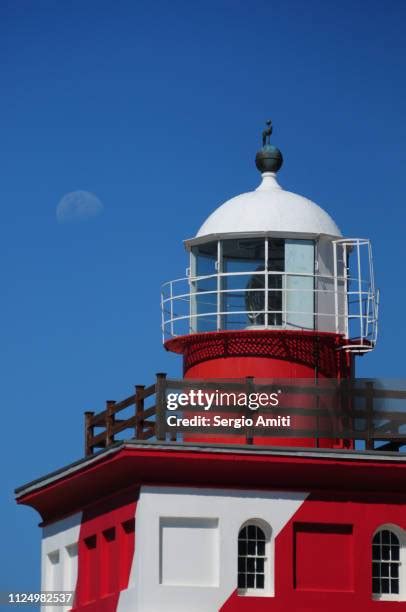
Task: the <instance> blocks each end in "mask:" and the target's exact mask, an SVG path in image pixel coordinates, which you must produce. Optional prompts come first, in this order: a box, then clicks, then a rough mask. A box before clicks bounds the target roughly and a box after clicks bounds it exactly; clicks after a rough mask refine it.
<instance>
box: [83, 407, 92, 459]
mask: <svg viewBox="0 0 406 612" xmlns="http://www.w3.org/2000/svg"><path fill="white" fill-rule="evenodd" d="M93 415H94V412H92V411H90V410H87V411H86V412H85V457H87V456H88V455H92V454H93V446H92V445H91V440H92V438H93V426H92V425H91V421H92V418H93Z"/></svg>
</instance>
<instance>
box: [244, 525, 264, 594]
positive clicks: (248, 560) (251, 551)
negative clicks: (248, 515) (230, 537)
mask: <svg viewBox="0 0 406 612" xmlns="http://www.w3.org/2000/svg"><path fill="white" fill-rule="evenodd" d="M267 540H269V537H267V535H266V533H265V530H264V529H263V528H262V527H260V526H259V525H257V524H255V523H254V522H252V523H248V524H246V525H244V526H243V527H242V528H241V529H240V532H239V534H238V589H239V591H240V592H245V591H249V590H255V591H263V590H264V589H266V586H267V585H266V582H267V580H266V570H267V567H266V564H267V550H266V549H267V546H266V544H267Z"/></svg>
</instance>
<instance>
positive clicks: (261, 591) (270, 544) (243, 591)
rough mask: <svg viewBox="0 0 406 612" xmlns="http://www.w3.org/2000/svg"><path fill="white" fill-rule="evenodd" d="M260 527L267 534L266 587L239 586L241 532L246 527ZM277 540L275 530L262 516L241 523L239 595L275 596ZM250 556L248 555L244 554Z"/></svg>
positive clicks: (238, 534)
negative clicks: (275, 540)
mask: <svg viewBox="0 0 406 612" xmlns="http://www.w3.org/2000/svg"><path fill="white" fill-rule="evenodd" d="M250 526H253V527H259V528H260V529H261V530H262V532H263V533H264V535H265V555H264V557H263V558H264V588H257V587H249V588H239V587H238V559H239V557H240V555H239V554H238V543H239V540H240V534H241V532H242V530H243V529H245V528H246V527H250ZM274 552H275V542H274V537H273V530H272V528H271V526H270V524H269V523H267V522H266V521H264V520H263V519H260V518H252V519H248V520H247V521H245V522H244V523H243V524H242V525H240V527H239V529H238V532H237V559H236V577H237V594H238V596H239V597H274V595H275V591H274V574H275V555H274ZM244 556H245V558H248V557H247V555H244Z"/></svg>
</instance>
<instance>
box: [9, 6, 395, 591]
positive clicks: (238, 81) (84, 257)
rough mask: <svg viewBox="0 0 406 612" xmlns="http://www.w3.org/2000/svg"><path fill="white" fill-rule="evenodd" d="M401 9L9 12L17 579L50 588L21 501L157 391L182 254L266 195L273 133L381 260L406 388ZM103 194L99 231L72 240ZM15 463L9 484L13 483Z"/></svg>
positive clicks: (287, 168) (283, 178)
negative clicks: (231, 207) (135, 396)
mask: <svg viewBox="0 0 406 612" xmlns="http://www.w3.org/2000/svg"><path fill="white" fill-rule="evenodd" d="M405 13H406V5H405V4H404V2H402V1H401V0H398V1H396V0H392V1H388V2H386V3H385V4H384V3H382V2H377V1H376V0H370V1H369V2H365V1H363V2H360V1H351V2H349V1H347V0H343V1H341V2H321V1H320V2H319V1H316V0H310V1H308V2H299V1H294V0H288V1H286V2H276V1H268V2H265V1H261V0H257V2H255V3H252V2H247V1H246V2H242V1H239V0H233V1H231V0H230V1H224V0H217V1H211V0H208V1H205V2H186V1H178V0H172V1H171V2H162V1H160V0H158V1H155V2H153V3H147V2H144V1H139V2H131V1H115V2H112V1H111V0H110V1H103V0H98V2H95V1H90V0H89V1H88V2H83V1H77V0H72V1H69V2H68V1H65V0H61V1H60V2H51V1H48V0H42V1H41V0H38V1H36V2H34V1H26V0H17V1H16V2H2V3H1V6H0V58H1V59H0V62H1V76H0V79H1V81H0V89H1V94H0V109H1V114H0V117H1V123H2V128H1V139H0V155H1V164H0V202H1V210H2V223H1V224H0V225H1V226H0V233H1V264H2V265H1V285H2V300H1V308H2V320H3V325H2V326H1V344H2V348H3V350H2V351H1V353H2V356H1V359H2V364H1V371H2V373H3V377H2V387H1V397H2V404H3V409H2V415H3V416H2V418H3V424H2V430H3V436H2V438H3V439H2V444H1V453H2V465H3V469H2V484H1V513H2V525H3V530H2V547H1V551H2V553H1V554H2V555H3V557H4V562H3V563H2V568H3V570H2V579H1V584H0V589H19V590H25V589H28V588H31V589H35V588H38V585H39V567H40V562H39V560H40V531H39V529H38V528H37V523H38V522H39V517H38V516H37V515H36V513H35V512H34V511H33V510H31V509H27V508H24V507H17V506H16V505H15V504H14V502H13V489H14V488H15V487H16V486H18V485H21V484H23V483H25V482H28V481H29V480H32V479H34V478H36V477H38V476H41V475H43V474H45V473H47V472H49V471H51V470H53V469H56V468H58V467H60V466H63V465H65V464H67V463H70V462H72V461H74V460H76V459H77V458H79V457H80V456H82V453H83V448H82V442H83V430H82V415H83V411H84V410H96V411H97V410H101V409H103V407H104V401H105V400H106V399H121V398H123V397H125V396H127V395H129V394H130V393H131V392H132V389H133V385H134V384H136V383H145V384H150V383H151V382H152V381H153V376H154V373H155V372H157V371H167V372H168V373H170V374H172V375H173V376H175V375H179V374H180V371H181V364H180V361H179V358H177V357H176V356H173V355H170V354H167V353H165V351H164V350H163V349H162V347H161V339H160V312H159V291H160V284H161V283H162V282H163V281H165V280H168V279H171V278H177V277H181V276H184V272H185V268H186V265H187V264H186V258H185V255H184V251H183V246H182V240H183V239H185V238H188V237H191V236H192V235H193V234H194V233H195V232H196V230H197V229H198V227H199V226H200V224H201V223H202V221H203V220H204V219H205V218H206V217H207V215H208V214H209V213H210V212H211V211H212V210H213V209H214V208H216V207H217V206H218V205H219V204H220V203H221V202H222V201H224V200H225V199H227V198H229V197H231V196H233V195H236V194H238V193H241V192H242V191H248V190H250V189H253V188H255V187H256V185H257V183H258V178H259V176H258V173H257V171H256V169H255V165H254V162H253V160H254V157H255V152H256V150H257V149H258V147H259V144H260V133H261V130H262V128H263V123H264V120H265V119H267V118H268V117H271V118H272V120H273V122H274V126H275V129H274V134H273V139H272V140H273V142H274V144H276V145H277V146H279V148H280V149H281V150H282V152H283V155H284V158H285V163H284V166H283V168H282V170H281V171H280V173H279V180H280V183H281V184H282V185H283V186H284V187H285V188H287V189H289V190H291V191H296V192H298V193H301V194H303V195H306V196H308V197H310V198H311V199H313V200H314V201H316V202H317V203H319V204H320V205H321V206H323V207H324V208H325V209H326V210H327V211H328V212H329V213H330V214H331V215H332V216H333V217H334V219H335V220H336V221H337V223H338V225H339V226H340V227H341V229H342V231H343V233H344V234H345V235H347V236H365V237H369V238H371V239H372V241H373V247H374V255H375V267H376V276H377V283H378V286H379V287H380V289H381V292H382V300H381V325H380V339H379V345H378V348H377V350H376V351H375V352H374V353H373V354H372V355H369V356H367V357H364V358H363V359H362V360H359V365H358V375H359V376H380V377H403V376H404V360H403V351H404V346H405V345H406V329H405V326H404V322H403V311H404V304H405V303H406V288H405V283H404V261H405V221H406V213H405V182H404V172H405V162H406V159H405V157H406V155H405V141H406V128H405V108H406V100H405V93H406V85H405V78H404V75H405V68H406V67H405V51H406V49H405V46H406V40H405V36H404V22H405V18H406V14H405ZM76 190H83V191H89V192H91V193H93V194H95V195H96V196H97V198H99V200H100V201H101V202H102V204H103V207H104V210H103V212H102V214H100V215H99V216H96V217H94V218H90V219H88V220H83V221H81V222H76V223H58V222H57V219H56V207H57V204H58V202H59V201H60V200H61V198H62V197H63V196H64V195H65V194H67V193H70V192H72V191H76ZM5 466H6V467H5Z"/></svg>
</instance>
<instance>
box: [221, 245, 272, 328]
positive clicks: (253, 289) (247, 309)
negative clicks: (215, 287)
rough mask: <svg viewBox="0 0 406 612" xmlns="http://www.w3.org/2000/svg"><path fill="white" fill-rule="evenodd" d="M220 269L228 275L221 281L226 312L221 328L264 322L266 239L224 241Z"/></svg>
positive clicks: (261, 323)
mask: <svg viewBox="0 0 406 612" xmlns="http://www.w3.org/2000/svg"><path fill="white" fill-rule="evenodd" d="M221 271H222V273H223V274H225V275H224V276H223V277H222V284H221V287H222V290H223V292H222V294H221V310H222V312H224V313H226V314H224V315H223V316H222V320H221V327H222V329H245V328H247V327H250V326H252V325H264V310H265V292H264V289H265V280H264V279H265V240H264V239H263V238H241V239H232V240H224V241H223V242H222V267H221ZM252 272H257V274H252ZM254 280H255V282H254Z"/></svg>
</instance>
